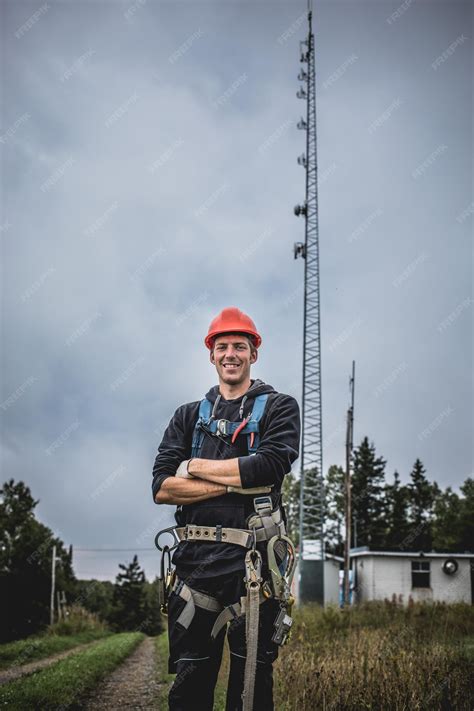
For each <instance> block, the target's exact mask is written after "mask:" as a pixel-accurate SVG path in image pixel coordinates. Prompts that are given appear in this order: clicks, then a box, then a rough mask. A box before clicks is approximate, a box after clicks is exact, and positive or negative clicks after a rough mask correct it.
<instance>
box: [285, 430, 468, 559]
mask: <svg viewBox="0 0 474 711" xmlns="http://www.w3.org/2000/svg"><path fill="white" fill-rule="evenodd" d="M385 466H386V461H385V459H384V458H383V457H381V456H379V455H377V453H376V450H375V445H374V444H373V443H370V442H369V440H368V438H367V437H364V438H363V440H362V441H361V443H360V445H359V446H358V447H356V448H355V449H354V452H353V456H352V477H351V484H352V486H351V493H352V517H351V519H352V520H351V541H352V547H353V548H354V547H359V546H368V547H369V548H370V550H374V551H376V550H387V551H425V552H429V551H432V550H435V551H438V552H440V553H444V552H453V553H454V552H457V553H464V552H471V551H472V547H473V541H474V480H473V479H472V478H468V479H466V481H465V482H464V484H463V485H462V486H461V487H460V492H461V494H457V493H456V492H455V491H453V490H452V488H451V487H450V486H448V487H447V488H446V489H445V490H444V491H443V490H442V489H441V488H440V487H439V486H438V484H437V483H436V482H431V481H429V479H428V477H427V474H426V470H425V467H424V466H423V463H422V462H421V461H420V459H416V461H415V463H414V465H413V468H412V470H411V472H410V474H409V482H408V483H407V484H402V483H401V480H400V474H399V472H398V471H395V472H394V474H393V479H392V480H391V481H387V480H386V474H385ZM305 479H306V486H305V490H306V489H309V490H310V494H309V495H311V489H313V490H316V489H317V482H316V481H315V479H316V470H315V469H309V470H308V471H306V472H305ZM323 493H324V496H323V498H324V508H325V546H326V550H327V551H328V552H330V553H333V554H335V555H342V553H343V550H344V531H345V524H344V470H343V468H342V467H340V466H337V465H332V466H330V467H329V469H328V473H327V476H326V478H325V482H324V492H323ZM283 498H284V502H285V507H286V511H287V516H288V523H289V529H290V536H291V537H292V538H293V539H294V540H295V541H297V542H298V541H299V499H300V482H299V479H296V477H295V476H294V475H293V474H289V475H287V476H286V477H285V481H284V484H283Z"/></svg>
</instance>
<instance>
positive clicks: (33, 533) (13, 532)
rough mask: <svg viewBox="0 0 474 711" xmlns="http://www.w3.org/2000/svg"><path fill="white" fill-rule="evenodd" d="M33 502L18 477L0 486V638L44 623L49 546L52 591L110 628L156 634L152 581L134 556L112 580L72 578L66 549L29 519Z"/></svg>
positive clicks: (157, 620)
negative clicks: (54, 554) (16, 480)
mask: <svg viewBox="0 0 474 711" xmlns="http://www.w3.org/2000/svg"><path fill="white" fill-rule="evenodd" d="M38 503H39V501H38V500H35V499H34V498H33V496H32V494H31V491H30V489H29V487H28V486H26V484H25V483H24V482H22V481H20V482H16V483H15V481H14V480H13V479H11V480H10V481H8V482H6V483H5V484H3V486H2V487H1V488H0V606H1V610H2V613H1V616H0V641H1V642H7V641H10V640H14V639H21V638H24V637H27V636H28V635H31V634H34V633H37V632H40V631H42V630H44V629H46V627H47V626H48V624H49V621H50V596H51V568H52V550H53V546H54V545H55V546H56V558H57V563H56V589H57V590H59V591H61V593H62V592H64V594H65V597H66V601H67V604H66V611H67V608H68V606H71V605H72V604H75V605H81V606H82V607H84V608H85V609H86V610H89V611H90V612H93V613H96V614H97V615H98V616H99V618H100V619H101V620H102V621H104V622H106V623H108V625H109V626H110V628H111V629H112V630H114V631H117V632H119V631H120V632H121V631H129V630H140V631H142V632H145V633H147V634H150V635H155V634H158V633H159V632H160V631H161V629H162V622H161V617H160V612H159V606H158V579H157V578H155V580H154V581H153V582H148V581H147V580H146V577H145V573H144V572H143V570H142V569H141V567H140V565H139V563H138V557H137V556H136V555H135V556H134V557H133V560H132V561H131V562H130V563H128V564H120V565H119V572H118V574H117V576H116V579H115V583H112V582H110V581H99V580H77V578H76V576H75V574H74V570H73V567H72V547H70V548H69V549H66V547H65V545H64V543H63V541H61V539H60V538H58V537H57V536H55V535H54V533H53V531H51V529H50V528H48V527H47V526H45V525H44V524H42V523H40V522H39V521H38V520H37V519H36V517H35V508H36V506H37V504H38Z"/></svg>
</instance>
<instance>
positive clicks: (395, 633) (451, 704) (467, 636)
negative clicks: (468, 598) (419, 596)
mask: <svg viewBox="0 0 474 711" xmlns="http://www.w3.org/2000/svg"><path fill="white" fill-rule="evenodd" d="M294 627H295V632H294V634H293V639H292V640H291V642H290V644H289V645H288V646H286V647H285V648H284V649H283V650H282V652H281V654H280V658H279V660H278V662H277V664H276V665H275V702H276V708H278V709H279V711H292V710H293V709H295V710H296V709H298V710H300V709H308V710H309V709H323V708H324V709H328V710H329V709H334V711H336V710H337V711H345V710H347V711H349V710H354V711H355V709H381V710H382V709H384V710H385V709H387V710H388V709H390V710H393V711H402V710H407V711H408V710H410V711H417V710H421V709H430V711H435V710H437V709H457V710H458V711H471V709H472V708H473V707H474V706H473V704H474V697H473V692H472V689H473V688H474V674H473V640H474V612H473V608H472V607H471V606H470V605H450V606H448V605H413V606H410V607H408V608H402V607H399V606H396V605H392V604H390V603H388V604H386V603H380V604H378V603H371V604H370V605H366V606H360V607H357V608H354V609H352V610H348V611H340V610H338V609H337V608H327V609H326V610H325V611H323V610H322V609H321V608H319V607H317V606H311V605H308V606H305V607H303V608H302V609H300V610H297V611H296V613H295V623H294Z"/></svg>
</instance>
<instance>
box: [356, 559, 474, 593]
mask: <svg viewBox="0 0 474 711" xmlns="http://www.w3.org/2000/svg"><path fill="white" fill-rule="evenodd" d="M351 562H352V568H353V570H354V577H355V579H354V586H355V590H354V593H355V596H354V598H355V599H354V601H355V602H356V603H357V602H365V601H366V600H384V599H388V600H391V599H392V598H393V596H394V595H395V596H396V598H397V600H399V601H400V602H403V603H405V604H407V603H408V601H409V599H410V598H411V599H412V600H413V601H416V602H417V601H423V600H429V601H433V602H435V601H439V602H448V603H451V602H467V603H473V602H474V589H473V581H474V554H469V553H408V552H402V551H401V552H393V553H392V552H375V551H369V550H367V549H360V550H358V549H354V550H352V551H351Z"/></svg>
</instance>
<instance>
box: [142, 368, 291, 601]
mask: <svg viewBox="0 0 474 711" xmlns="http://www.w3.org/2000/svg"><path fill="white" fill-rule="evenodd" d="M264 393H267V394H268V399H267V403H266V406H265V411H264V413H263V416H262V419H261V420H260V433H259V434H260V444H259V446H258V449H257V453H256V454H254V455H251V456H249V454H248V448H247V435H242V434H241V435H239V436H238V437H237V440H236V442H235V444H234V445H231V444H230V442H229V439H230V438H226V441H223V440H222V439H220V438H216V437H213V436H211V435H207V434H206V435H205V437H204V440H203V444H202V450H201V454H200V457H201V458H202V459H232V458H234V457H238V458H239V470H240V478H241V480H242V487H243V488H244V489H248V488H252V487H255V486H267V485H270V484H271V485H273V489H272V499H273V502H274V504H275V505H276V504H278V503H279V501H280V499H281V496H280V490H281V485H282V482H283V477H284V476H285V474H286V473H288V472H290V471H291V465H292V463H293V462H294V461H295V460H296V459H297V458H298V453H299V440H300V414H299V407H298V403H297V402H296V400H295V399H294V398H293V397H291V395H284V394H282V393H278V392H276V390H274V388H272V386H271V385H266V384H265V383H264V382H262V381H261V380H258V379H257V380H252V381H251V385H250V388H249V389H248V390H247V392H246V393H245V395H241V396H240V397H238V398H236V399H234V400H224V399H223V398H222V397H221V398H220V400H219V402H218V405H217V409H216V412H215V413H214V414H215V417H216V418H217V419H221V418H222V419H226V420H230V421H232V422H239V421H241V419H242V417H241V415H240V412H239V410H240V407H241V404H242V401H243V399H244V397H245V396H246V399H245V402H244V409H243V417H246V416H247V415H248V414H249V413H250V412H251V411H252V408H253V403H254V399H255V397H256V396H257V395H262V394H264ZM218 394H219V386H218V385H215V386H214V387H212V388H211V389H210V390H209V392H208V393H207V394H206V397H207V399H208V400H210V401H211V403H212V404H213V405H214V403H215V401H216V398H217V396H218ZM199 404H200V401H196V402H190V403H187V404H185V405H181V406H180V407H178V409H177V410H176V412H175V413H174V415H173V417H172V419H171V421H170V423H169V425H168V427H167V429H166V431H165V433H164V435H163V439H162V441H161V444H160V446H159V447H158V454H157V456H156V459H155V464H154V467H153V484H152V491H153V500H154V501H156V494H157V493H158V491H159V490H160V487H161V485H162V483H163V481H164V480H165V479H166V478H167V477H169V476H174V475H175V473H176V470H177V468H178V466H179V464H180V463H181V462H182V461H183V460H185V459H189V458H190V457H191V446H192V438H193V432H194V426H195V424H196V421H197V419H198V415H199ZM253 512H254V509H253V496H248V495H244V494H223V495H222V496H216V497H214V498H211V499H207V500H205V501H200V502H197V503H195V504H189V505H185V506H180V507H178V510H177V512H176V515H175V518H176V521H177V522H178V524H179V525H185V524H186V523H194V524H198V525H202V526H216V525H217V524H220V525H222V526H223V527H230V528H247V522H246V520H247V518H248V516H249V515H251V514H252V513H253ZM259 547H260V546H259ZM261 550H262V552H263V551H264V546H262V547H261ZM244 558H245V549H244V548H242V547H240V546H236V545H232V544H228V543H208V542H205V543H194V542H190V543H186V542H184V541H182V542H181V543H180V545H179V547H178V548H177V549H176V551H175V553H174V556H173V563H175V565H176V567H177V573H178V575H179V576H180V577H182V578H186V577H188V576H189V575H190V574H192V575H193V577H196V578H197V579H198V578H199V577H201V578H207V577H213V576H214V575H222V574H227V573H230V572H234V571H236V570H240V569H243V567H244ZM191 587H192V585H191Z"/></svg>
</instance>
